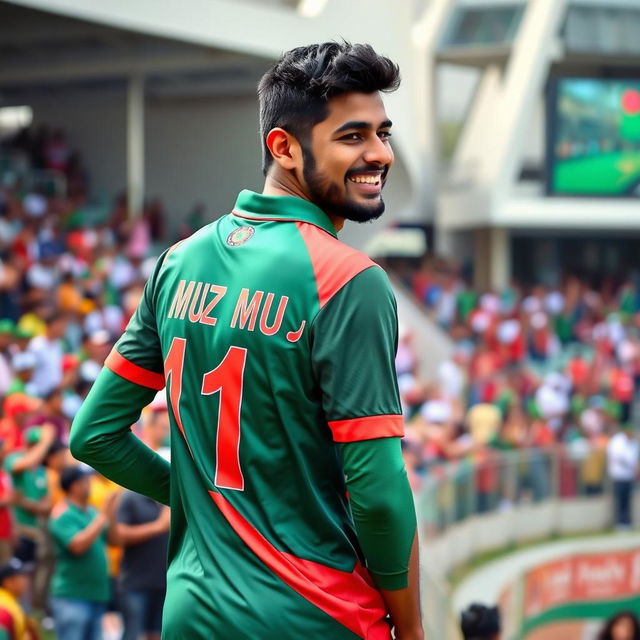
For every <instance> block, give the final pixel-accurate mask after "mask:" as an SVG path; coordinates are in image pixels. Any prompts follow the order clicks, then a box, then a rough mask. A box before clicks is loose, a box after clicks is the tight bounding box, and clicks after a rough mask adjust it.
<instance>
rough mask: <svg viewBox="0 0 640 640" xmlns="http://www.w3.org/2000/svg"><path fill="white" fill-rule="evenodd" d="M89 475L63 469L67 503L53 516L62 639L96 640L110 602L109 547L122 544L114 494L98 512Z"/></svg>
mask: <svg viewBox="0 0 640 640" xmlns="http://www.w3.org/2000/svg"><path fill="white" fill-rule="evenodd" d="M90 473H91V471H89V470H88V468H83V467H81V466H71V467H65V468H64V469H63V470H62V473H61V474H60V486H61V487H62V490H63V491H64V492H65V496H66V498H65V500H64V502H62V503H61V504H60V505H58V506H57V507H56V508H55V509H54V511H53V513H52V516H51V520H50V522H49V530H50V531H51V536H52V538H53V544H54V551H55V556H56V567H55V570H54V574H53V581H52V588H51V595H52V601H51V604H52V608H53V617H54V621H55V627H56V634H57V638H58V640H98V639H99V638H100V636H101V621H102V615H103V614H104V612H105V610H106V605H107V602H108V601H109V599H110V593H109V571H108V566H107V551H106V543H107V542H109V543H110V544H118V536H117V530H116V520H115V507H116V496H117V494H115V493H113V494H111V495H110V496H108V498H107V499H106V500H105V504H104V507H103V509H102V510H101V511H98V510H97V509H95V508H94V507H92V506H90V505H89V478H88V475H89V474H90Z"/></svg>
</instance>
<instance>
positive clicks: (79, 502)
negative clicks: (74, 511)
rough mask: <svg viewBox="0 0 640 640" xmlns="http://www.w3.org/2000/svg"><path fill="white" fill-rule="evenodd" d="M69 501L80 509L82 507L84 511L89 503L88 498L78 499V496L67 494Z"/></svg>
mask: <svg viewBox="0 0 640 640" xmlns="http://www.w3.org/2000/svg"><path fill="white" fill-rule="evenodd" d="M67 502H70V503H71V504H72V505H74V506H76V507H78V509H82V510H83V511H84V510H85V509H86V508H87V505H88V504H89V502H88V501H87V500H78V499H77V498H72V497H71V496H67Z"/></svg>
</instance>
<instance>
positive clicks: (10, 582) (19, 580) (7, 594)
mask: <svg viewBox="0 0 640 640" xmlns="http://www.w3.org/2000/svg"><path fill="white" fill-rule="evenodd" d="M28 587H29V581H28V579H27V570H26V567H25V565H24V564H23V563H22V562H20V560H18V559H17V558H12V559H11V560H8V561H7V562H5V563H3V564H1V565H0V640H36V639H37V638H38V637H39V635H38V632H37V626H36V624H35V622H34V621H33V620H30V619H29V618H27V616H26V615H25V613H24V611H23V609H22V606H21V605H20V600H21V599H22V598H23V597H24V595H25V593H26V592H27V589H28Z"/></svg>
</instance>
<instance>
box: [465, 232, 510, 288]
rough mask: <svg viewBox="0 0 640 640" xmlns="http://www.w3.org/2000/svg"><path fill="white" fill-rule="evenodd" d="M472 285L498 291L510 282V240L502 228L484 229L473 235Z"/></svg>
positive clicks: (507, 233)
mask: <svg viewBox="0 0 640 640" xmlns="http://www.w3.org/2000/svg"><path fill="white" fill-rule="evenodd" d="M473 267H474V269H473V273H474V285H475V286H476V287H478V288H480V289H495V290H500V289H503V288H504V287H506V286H507V285H508V284H509V281H510V280H511V240H510V238H509V231H508V229H506V228H504V227H485V228H482V229H476V231H475V233H474V260H473Z"/></svg>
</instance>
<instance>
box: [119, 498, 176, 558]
mask: <svg viewBox="0 0 640 640" xmlns="http://www.w3.org/2000/svg"><path fill="white" fill-rule="evenodd" d="M131 520H132V518H131V513H130V509H129V508H128V505H127V501H126V496H125V497H124V498H123V500H122V502H121V503H120V506H119V508H118V534H119V537H120V544H123V545H124V546H125V547H128V546H133V545H136V544H141V543H142V542H146V541H147V540H150V539H151V538H155V537H156V536H160V535H162V534H163V533H168V532H169V527H170V524H171V512H170V510H169V507H162V509H161V511H160V514H159V515H158V517H157V518H156V519H155V520H152V521H151V522H145V523H143V524H134V523H133V522H131Z"/></svg>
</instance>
